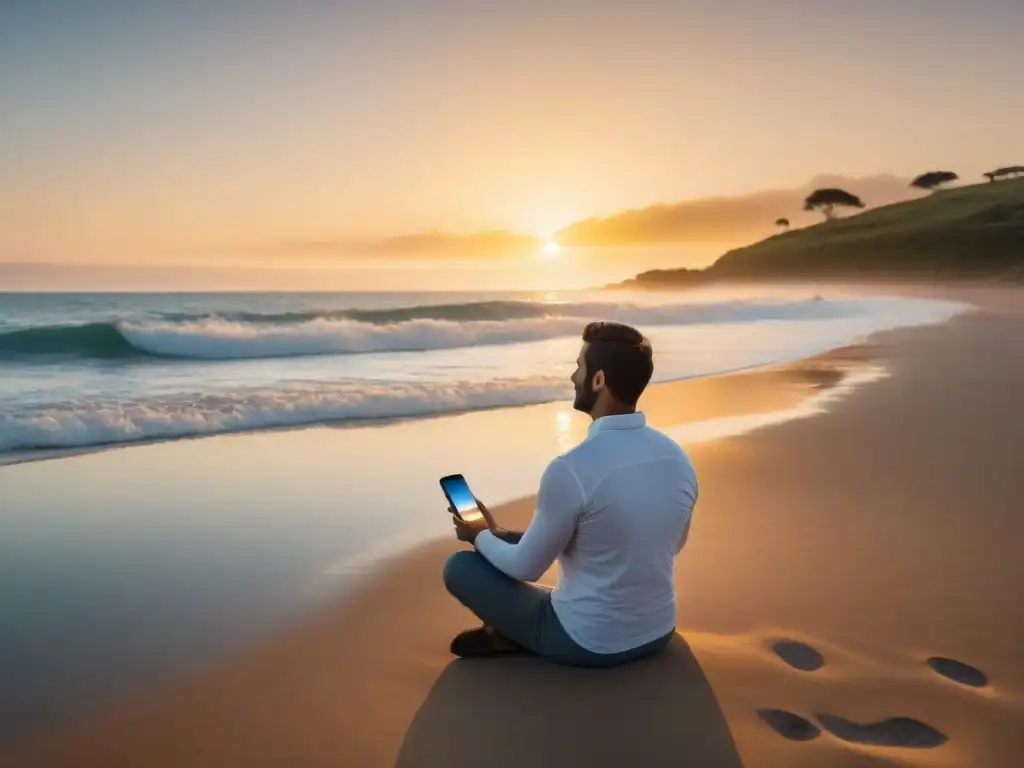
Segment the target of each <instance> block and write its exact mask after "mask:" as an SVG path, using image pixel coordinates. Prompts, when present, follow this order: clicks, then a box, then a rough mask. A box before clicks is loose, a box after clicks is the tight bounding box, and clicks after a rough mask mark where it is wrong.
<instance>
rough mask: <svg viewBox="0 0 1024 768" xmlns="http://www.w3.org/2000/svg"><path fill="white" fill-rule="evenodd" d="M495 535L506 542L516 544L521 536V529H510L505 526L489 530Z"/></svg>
mask: <svg viewBox="0 0 1024 768" xmlns="http://www.w3.org/2000/svg"><path fill="white" fill-rule="evenodd" d="M491 533H493V534H494V535H495V536H497V537H498V538H499V539H501V540H502V541H504V542H505V543H506V544H518V543H519V542H520V540H521V539H522V538H523V532H522V531H510V530H507V529H506V528H498V529H497V530H494V531H491Z"/></svg>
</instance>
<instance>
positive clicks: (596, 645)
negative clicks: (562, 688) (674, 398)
mask: <svg viewBox="0 0 1024 768" xmlns="http://www.w3.org/2000/svg"><path fill="white" fill-rule="evenodd" d="M576 366H577V367H576V371H575V373H573V376H572V381H573V384H574V385H575V388H576V399H575V402H574V403H573V407H574V408H575V409H576V410H579V411H582V412H584V413H587V414H589V415H590V417H591V419H592V420H593V423H592V424H591V425H590V428H589V431H588V434H587V438H586V439H585V440H584V441H583V442H582V443H580V444H579V445H578V446H576V447H575V448H573V449H572V450H571V451H569V452H568V453H565V454H563V455H562V456H559V457H558V458H556V459H555V460H554V461H552V462H551V464H549V465H548V468H547V470H545V472H544V475H543V477H542V478H541V482H540V490H539V492H538V494H537V506H536V511H535V513H534V517H533V520H532V522H531V523H530V526H529V527H528V528H527V529H526V531H525V532H524V533H516V532H512V531H507V530H505V529H503V528H500V527H498V526H497V525H495V523H494V519H493V517H492V516H491V514H490V513H489V512H488V511H487V509H486V508H485V507H484V505H483V504H480V508H481V511H482V512H483V515H484V519H483V520H478V521H477V522H476V523H475V524H474V523H466V522H463V521H462V520H461V519H460V518H459V517H458V516H457V515H455V514H454V510H452V509H451V508H449V512H452V517H453V519H454V521H455V532H456V535H457V536H458V538H459V540H460V541H464V542H467V543H469V544H473V545H474V547H475V551H472V552H469V551H463V552H457V553H455V554H454V555H452V556H451V557H450V558H449V560H448V562H447V563H446V564H445V567H444V583H445V586H446V587H447V588H448V591H449V592H450V593H451V594H452V595H453V596H454V597H455V598H456V599H458V600H459V602H461V603H462V604H463V605H465V606H466V607H467V608H469V610H471V611H472V612H473V613H474V614H476V615H477V616H478V617H479V618H480V620H481V621H483V626H482V627H480V628H477V629H471V630H467V631H465V632H462V633H461V634H459V635H458V636H456V637H455V639H454V640H453V641H452V645H451V650H452V653H454V654H456V655H458V656H486V655H491V654H495V653H507V652H523V651H525V652H532V653H534V654H537V655H539V656H542V657H544V658H547V659H551V660H552V661H555V662H557V663H561V664H570V665H574V666H589V667H610V666H615V665H618V664H623V663H625V662H628V661H632V660H634V659H638V658H640V657H642V656H646V655H648V654H651V653H654V652H656V651H658V650H660V649H662V648H664V647H665V646H666V645H667V644H668V643H669V641H670V640H671V638H672V635H673V634H674V632H675V621H676V594H675V582H674V579H673V561H674V559H675V556H676V554H678V552H679V551H680V550H681V549H682V547H683V545H684V544H685V543H686V538H687V534H688V533H689V529H690V517H691V513H692V511H693V507H694V504H695V503H696V501H697V477H696V474H695V472H694V469H693V465H692V464H691V462H690V459H689V457H688V456H687V455H686V453H685V452H684V451H683V449H682V448H681V447H680V446H679V445H678V444H677V443H676V442H675V441H673V440H672V439H671V438H669V437H668V436H666V435H664V434H662V433H661V432H659V431H657V430H655V429H653V428H652V427H649V426H647V424H646V419H645V417H644V414H643V413H642V412H639V411H637V410H636V404H637V401H638V400H639V399H640V395H641V394H642V393H643V391H644V389H645V388H646V387H647V384H648V382H650V380H651V375H652V373H653V371H654V362H653V356H652V351H651V343H650V341H648V340H647V339H646V338H645V337H644V336H643V335H642V334H641V333H640V332H639V331H637V330H636V329H634V328H630V327H629V326H625V325H620V324H617V323H591V324H589V325H588V326H587V327H586V329H585V330H584V331H583V346H582V349H581V350H580V354H579V357H578V358H577V361H576ZM478 503H479V502H478ZM555 560H557V561H558V564H559V571H560V578H559V583H558V586H557V587H556V588H555V589H554V590H553V591H548V590H546V589H543V588H541V587H538V586H535V585H534V584H531V583H529V582H533V581H536V580H537V579H539V578H540V577H541V576H542V575H543V574H544V573H545V571H547V570H548V568H549V567H550V566H551V564H552V563H553V562H554V561H555Z"/></svg>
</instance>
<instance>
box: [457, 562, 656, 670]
mask: <svg viewBox="0 0 1024 768" xmlns="http://www.w3.org/2000/svg"><path fill="white" fill-rule="evenodd" d="M444 584H445V587H447V589H448V591H449V592H450V593H451V595H452V596H453V597H454V598H455V599H456V600H458V601H459V602H460V603H462V604H463V605H464V606H466V607H467V608H468V609H469V610H471V611H472V612H473V613H475V614H476V615H477V616H478V617H479V618H480V620H481V621H482V622H483V623H484V624H488V625H490V626H491V627H494V629H496V630H497V631H498V632H500V633H501V634H503V635H504V636H505V637H507V638H509V639H510V640H513V641H514V642H516V643H518V644H519V645H521V646H523V648H525V649H526V650H528V651H531V652H533V653H535V654H537V655H538V656H542V657H543V658H545V659H550V660H551V661H554V662H556V663H558V664H566V665H569V666H574V667H615V666H618V665H619V664H625V663H626V662H628V661H633V660H635V659H639V658H642V657H644V656H648V655H650V654H652V653H655V652H656V651H660V650H661V649H662V648H664V647H665V646H666V645H668V643H669V641H670V640H671V639H672V636H673V635H674V634H675V632H669V633H668V634H667V635H664V636H663V637H659V638H658V639H657V640H654V641H652V642H650V643H646V644H645V645H641V646H639V647H637V648H631V649H629V650H628V651H621V652H620V653H594V652H593V651H588V650H587V649H586V648H583V647H582V646H580V645H579V644H577V643H576V641H574V640H573V639H572V638H571V637H569V635H567V634H566V632H565V629H564V628H563V627H562V623H561V622H560V621H559V620H558V616H557V615H556V614H555V609H554V608H553V607H552V606H551V593H550V592H549V591H548V590H546V589H543V588H541V587H537V586H535V585H533V584H527V583H525V582H522V581H517V580H516V579H513V578H512V577H510V576H508V575H506V574H504V573H502V572H501V571H499V570H498V569H497V568H495V567H494V566H493V565H491V564H490V563H489V562H487V560H486V559H484V557H483V556H482V555H481V554H479V553H478V552H469V551H463V552H456V553H455V554H454V555H452V556H451V557H449V558H448V562H447V563H445V566H444Z"/></svg>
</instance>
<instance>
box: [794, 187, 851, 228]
mask: <svg viewBox="0 0 1024 768" xmlns="http://www.w3.org/2000/svg"><path fill="white" fill-rule="evenodd" d="M837 206H839V207H843V208H863V207H864V201H862V200H861V199H860V198H859V197H857V196H856V195H854V194H851V193H850V192H847V191H846V190H845V189H835V188H833V187H829V188H826V189H816V190H814V191H813V192H811V194H809V195H808V196H807V198H806V199H805V200H804V210H805V211H820V212H821V213H823V214H825V220H826V221H831V220H832V219H834V218H835V216H836V207H837Z"/></svg>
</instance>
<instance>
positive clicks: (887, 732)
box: [815, 715, 948, 749]
mask: <svg viewBox="0 0 1024 768" xmlns="http://www.w3.org/2000/svg"><path fill="white" fill-rule="evenodd" d="M815 717H817V718H818V722H819V723H821V726H822V727H823V728H824V729H825V730H826V731H828V732H829V733H831V734H832V735H833V736H835V737H836V738H839V739H842V740H843V741H849V742H852V743H854V744H866V745H870V746H876V747H908V748H918V749H920V748H928V747H938V746H939V745H941V744H945V743H946V742H947V741H948V739H947V738H946V735H945V734H944V733H941V732H939V731H937V730H935V729H934V728H932V727H931V726H930V725H926V724H925V723H922V722H921V721H920V720H915V719H914V718H912V717H890V718H889V719H888V720H882V721H880V722H877V723H866V724H861V723H857V722H854V721H853V720H847V719H846V718H844V717H839V716H837V715H815Z"/></svg>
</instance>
